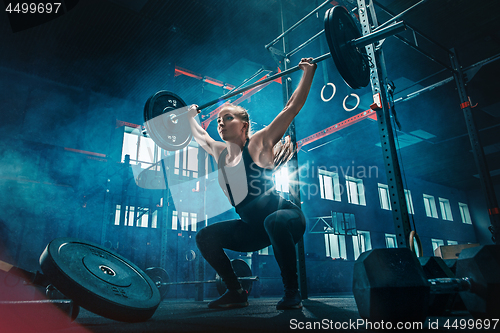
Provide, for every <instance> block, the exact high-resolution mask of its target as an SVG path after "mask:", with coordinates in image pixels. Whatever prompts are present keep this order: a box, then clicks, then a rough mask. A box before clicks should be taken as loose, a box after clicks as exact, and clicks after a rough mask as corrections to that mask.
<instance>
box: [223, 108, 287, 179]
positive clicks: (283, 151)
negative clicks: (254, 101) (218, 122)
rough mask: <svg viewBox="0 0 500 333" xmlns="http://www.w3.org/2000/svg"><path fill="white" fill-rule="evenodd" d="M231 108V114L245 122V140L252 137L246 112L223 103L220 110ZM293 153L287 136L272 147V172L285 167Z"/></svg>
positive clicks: (243, 109)
mask: <svg viewBox="0 0 500 333" xmlns="http://www.w3.org/2000/svg"><path fill="white" fill-rule="evenodd" d="M228 108H231V111H233V114H234V115H235V116H236V117H238V118H239V119H240V120H241V121H243V122H246V123H247V124H248V127H247V130H246V133H245V134H246V137H247V139H248V138H249V137H250V136H251V135H252V130H251V128H250V125H251V124H250V116H249V115H248V111H247V110H246V109H245V108H244V107H242V106H239V105H235V104H232V103H225V104H224V106H223V107H222V108H221V111H222V110H225V109H228ZM294 153H295V145H294V144H293V142H292V140H291V138H290V136H289V135H287V136H286V137H285V138H284V139H283V140H280V141H278V142H277V143H276V144H275V145H274V147H273V154H274V159H273V160H274V170H275V171H276V170H278V169H279V168H280V167H281V166H283V165H285V164H286V163H287V162H288V161H289V160H290V159H291V158H292V157H293V155H294Z"/></svg>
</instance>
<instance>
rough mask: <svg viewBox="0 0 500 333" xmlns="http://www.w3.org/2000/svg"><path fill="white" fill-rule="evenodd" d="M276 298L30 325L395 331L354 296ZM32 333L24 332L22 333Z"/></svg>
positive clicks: (457, 325) (461, 320)
mask: <svg viewBox="0 0 500 333" xmlns="http://www.w3.org/2000/svg"><path fill="white" fill-rule="evenodd" d="M278 300H279V297H262V298H253V297H250V299H249V302H250V305H249V306H248V307H246V308H241V309H230V310H213V309H208V307H207V303H208V301H209V300H205V301H202V302H196V301H194V300H189V299H185V300H173V301H172V300H166V301H163V302H161V303H160V306H159V307H158V309H157V310H156V312H155V313H154V315H153V316H152V317H151V318H150V319H149V320H148V321H146V322H141V323H125V322H118V321H114V320H111V319H107V318H104V317H101V316H98V315H96V314H94V313H91V312H89V311H87V310H85V309H81V310H80V313H79V315H78V317H77V319H76V320H75V321H73V322H66V323H65V324H64V325H58V324H56V323H54V321H53V320H51V319H49V318H44V319H43V321H41V319H42V318H38V320H39V322H38V324H37V323H35V322H33V323H32V325H30V326H32V327H35V329H34V330H33V332H40V331H48V332H60V333H84V332H96V333H101V332H102V333H104V332H105V333H112V332H130V333H132V332H133V333H138V332H285V331H297V330H298V331H304V330H307V331H311V330H314V331H323V330H325V331H328V330H337V329H340V330H350V331H361V332H370V331H385V330H390V329H391V326H390V325H391V324H390V323H385V322H372V323H366V322H364V321H362V320H361V318H360V316H359V314H358V311H357V308H356V303H355V301H354V298H353V297H352V296H351V295H337V296H329V297H310V298H309V299H307V300H304V302H303V305H304V306H303V308H302V309H301V310H290V311H278V310H276V308H275V306H276V303H277V302H278ZM42 323H45V324H46V325H47V326H46V327H45V328H44V329H42V326H41V324H42ZM477 323H478V321H474V320H473V319H472V317H471V316H470V315H468V313H467V312H460V311H457V312H453V313H452V314H451V315H450V316H448V317H428V318H427V320H426V321H425V322H424V323H412V322H402V323H400V324H399V325H406V327H407V329H411V330H412V331H414V332H416V331H422V332H425V331H429V332H430V331H432V332H436V331H437V332H439V331H446V332H448V331H458V330H461V331H463V330H466V331H468V332H474V331H476V330H477V331H479V330H478V329H471V327H476V328H477ZM493 324H494V323H493V322H492V323H491V327H490V330H491V331H495V330H493V329H492V327H493ZM51 325H52V327H51ZM369 325H371V326H369ZM396 325H398V324H397V323H395V324H394V326H393V327H392V329H395V328H396ZM413 325H415V326H413ZM418 325H420V326H418ZM461 325H462V326H461ZM468 325H471V326H468ZM56 326H57V327H56ZM4 327H5V326H4ZM403 329H404V328H403ZM403 329H396V330H397V331H399V330H403ZM28 331H29V330H24V329H23V330H22V332H23V333H25V332H28ZM483 331H484V329H483ZM13 332H14V331H13ZM15 332H21V331H20V330H19V326H16V330H15Z"/></svg>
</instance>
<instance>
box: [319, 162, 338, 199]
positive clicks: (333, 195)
mask: <svg viewBox="0 0 500 333" xmlns="http://www.w3.org/2000/svg"><path fill="white" fill-rule="evenodd" d="M318 172H319V189H320V192H321V199H326V200H335V201H340V200H341V196H340V184H339V175H338V173H335V172H329V171H325V170H321V169H319V170H318Z"/></svg>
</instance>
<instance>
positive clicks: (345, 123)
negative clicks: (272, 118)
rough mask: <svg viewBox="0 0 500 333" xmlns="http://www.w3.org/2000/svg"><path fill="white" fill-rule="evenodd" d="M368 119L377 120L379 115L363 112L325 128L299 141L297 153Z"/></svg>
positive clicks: (367, 111) (368, 111)
mask: <svg viewBox="0 0 500 333" xmlns="http://www.w3.org/2000/svg"><path fill="white" fill-rule="evenodd" d="M366 118H370V119H373V120H377V113H376V112H375V111H374V110H372V109H368V110H365V111H363V112H360V113H358V114H357V115H355V116H352V117H350V118H347V119H346V120H343V121H341V122H339V123H337V124H335V125H332V126H330V127H328V128H325V129H324V130H322V131H319V132H317V133H314V134H313V135H310V136H308V137H307V138H304V139H302V140H300V141H297V151H299V150H300V149H301V148H302V147H303V146H305V145H307V144H310V143H311V142H314V141H316V140H319V139H321V138H324V137H325V136H328V135H330V134H333V133H335V132H337V131H340V130H341V129H344V128H347V127H349V126H351V125H353V124H356V123H358V122H360V121H361V120H363V119H366Z"/></svg>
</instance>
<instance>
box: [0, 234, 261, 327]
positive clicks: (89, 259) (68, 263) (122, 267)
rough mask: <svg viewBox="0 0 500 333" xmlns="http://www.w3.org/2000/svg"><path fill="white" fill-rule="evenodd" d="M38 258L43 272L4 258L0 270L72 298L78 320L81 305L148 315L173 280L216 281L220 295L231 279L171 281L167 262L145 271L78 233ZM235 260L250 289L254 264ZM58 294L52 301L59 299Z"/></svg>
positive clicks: (127, 315) (113, 313)
mask: <svg viewBox="0 0 500 333" xmlns="http://www.w3.org/2000/svg"><path fill="white" fill-rule="evenodd" d="M39 262H40V267H41V269H42V272H43V274H42V273H39V272H29V271H26V270H24V269H22V268H20V267H16V266H14V265H11V264H8V263H5V262H3V261H0V270H2V271H5V272H7V273H9V274H11V275H14V276H17V277H20V278H22V279H24V280H26V281H28V282H29V283H30V284H33V285H37V286H42V287H44V288H46V296H47V297H48V298H49V299H52V300H54V299H58V300H61V302H59V303H63V305H65V306H66V303H64V302H71V307H70V308H69V309H68V311H69V315H70V316H71V317H72V319H73V320H74V319H75V318H76V316H77V315H78V309H79V306H81V307H83V308H85V309H87V310H89V311H91V312H93V313H95V314H98V315H100V316H103V317H106V318H110V319H113V320H119V321H124V322H141V321H145V320H148V319H149V318H151V316H152V315H153V314H154V312H155V311H156V309H157V307H158V305H159V304H160V302H161V300H162V298H163V297H164V296H165V295H166V293H167V292H168V289H169V287H170V286H171V285H187V284H201V283H215V284H216V286H217V291H218V292H219V294H220V295H222V294H223V293H224V292H225V291H226V285H225V284H224V282H223V281H222V279H221V278H220V277H219V276H218V275H216V278H215V279H214V280H207V281H181V282H170V279H169V276H168V274H167V272H166V271H165V270H164V269H162V268H159V267H151V268H148V269H146V270H144V271H142V270H141V269H140V268H139V267H137V266H136V265H134V264H133V263H132V262H130V261H129V260H127V259H126V258H124V257H122V256H121V255H119V254H118V253H116V252H114V251H111V250H107V249H105V248H103V247H101V246H99V245H97V244H95V243H92V242H88V241H84V240H80V239H75V238H57V239H54V240H52V241H51V242H50V243H49V244H48V245H47V246H46V247H45V249H44V251H43V253H42V254H41V256H40V260H39ZM231 264H232V266H233V269H234V272H235V273H236V275H237V276H238V279H239V280H240V281H241V285H242V287H243V288H244V289H245V290H247V291H248V292H250V291H251V290H252V283H253V282H254V281H258V280H259V278H258V277H256V276H251V275H252V270H251V269H250V266H248V264H247V263H246V262H245V261H243V260H241V259H233V260H232V261H231ZM58 300H54V301H53V303H54V304H59V303H57V302H58ZM63 301H64V302H63ZM31 303H32V302H31ZM31 303H30V304H31Z"/></svg>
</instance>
